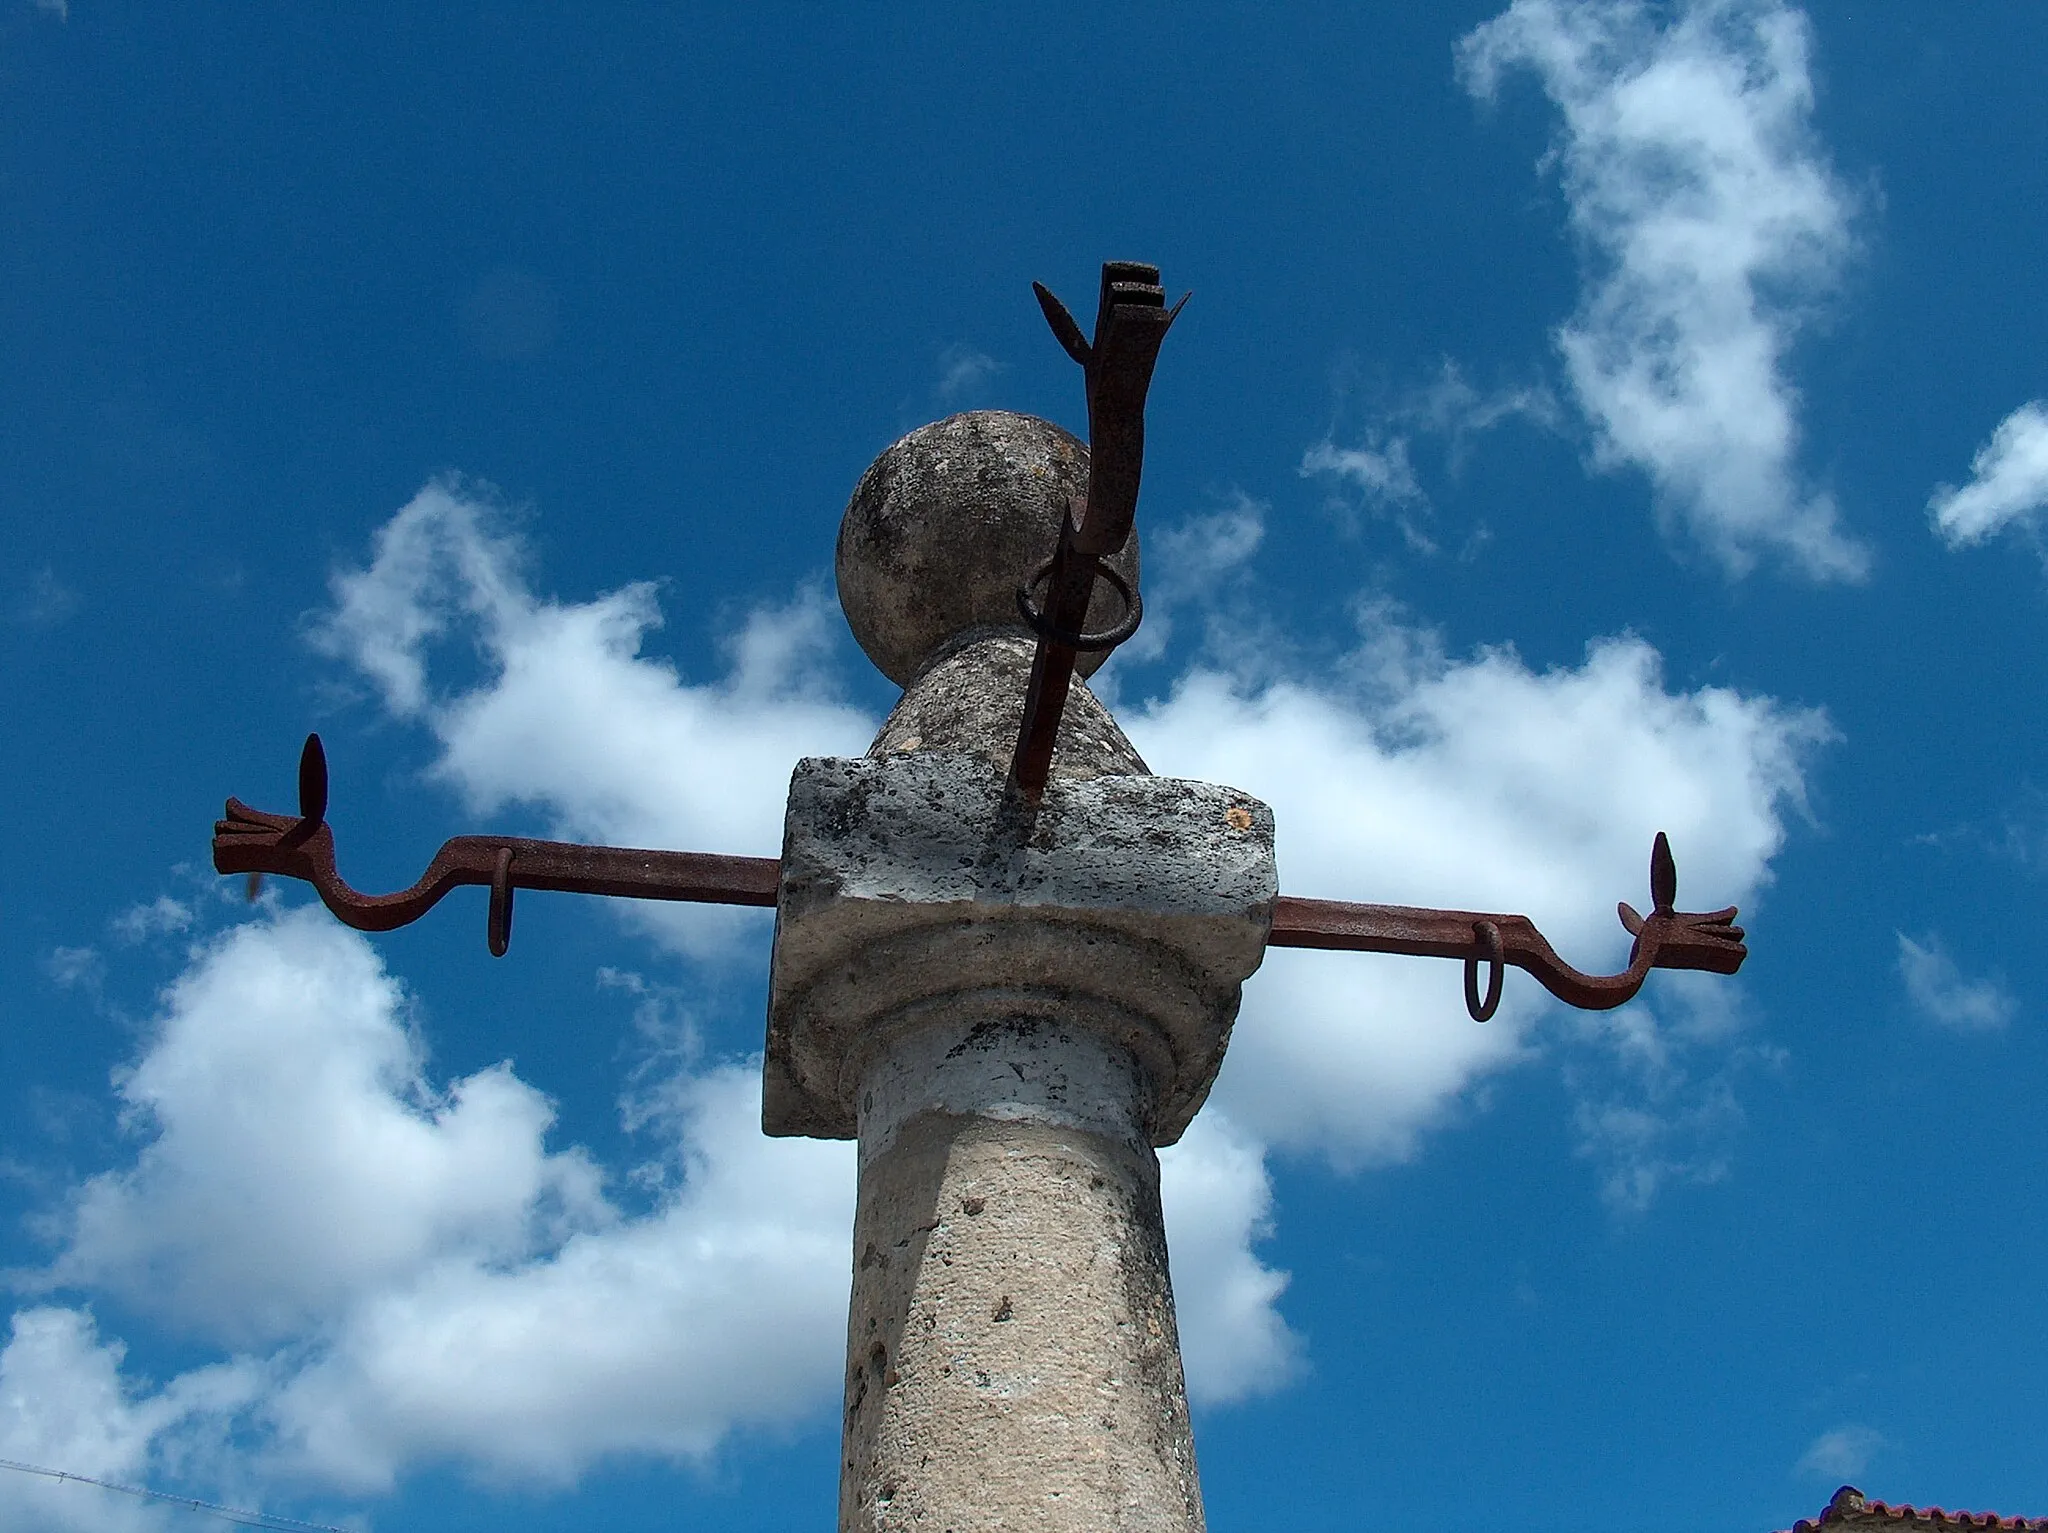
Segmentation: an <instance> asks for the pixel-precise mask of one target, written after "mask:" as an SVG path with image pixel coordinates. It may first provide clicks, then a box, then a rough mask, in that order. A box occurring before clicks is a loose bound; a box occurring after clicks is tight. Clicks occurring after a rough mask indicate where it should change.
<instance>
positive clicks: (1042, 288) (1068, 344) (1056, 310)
mask: <svg viewBox="0 0 2048 1533" xmlns="http://www.w3.org/2000/svg"><path fill="white" fill-rule="evenodd" d="M1031 291H1032V292H1033V293H1035V294H1036V295H1037V297H1038V307H1039V309H1040V310H1041V311H1042V312H1043V313H1044V315H1045V322H1046V323H1047V324H1048V325H1050V326H1052V333H1053V338H1054V339H1055V340H1057V341H1058V342H1059V343H1060V346H1061V348H1062V349H1063V350H1065V352H1066V354H1067V355H1068V356H1070V357H1072V358H1073V359H1074V360H1075V361H1076V362H1079V363H1080V364H1081V365H1082V366H1083V367H1086V366H1087V365H1088V358H1089V357H1090V356H1091V355H1093V351H1094V348H1092V347H1091V346H1090V345H1089V344H1088V337H1087V336H1085V335H1083V334H1082V333H1081V327H1080V326H1079V325H1078V324H1076V323H1075V322H1074V316H1073V315H1072V314H1069V313H1068V312H1067V306H1066V305H1065V304H1063V303H1061V302H1060V301H1059V299H1057V298H1055V297H1054V296H1053V293H1052V289H1051V288H1049V287H1047V286H1046V285H1045V284H1044V283H1043V282H1034V283H1032V284H1031Z"/></svg>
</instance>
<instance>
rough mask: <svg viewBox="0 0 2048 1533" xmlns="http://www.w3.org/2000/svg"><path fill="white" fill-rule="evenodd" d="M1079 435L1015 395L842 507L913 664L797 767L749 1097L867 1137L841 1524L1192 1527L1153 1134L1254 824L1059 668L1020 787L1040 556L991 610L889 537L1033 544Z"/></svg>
mask: <svg viewBox="0 0 2048 1533" xmlns="http://www.w3.org/2000/svg"><path fill="white" fill-rule="evenodd" d="M1077 447H1078V444H1075V443H1073V440H1072V439H1071V438H1068V437H1066V436H1065V433H1062V432H1059V431H1058V428H1056V427H1052V426H1049V425H1046V424H1045V423H1043V422H1037V421H1030V420H1028V419H1027V418H1025V417H1016V416H968V417H955V418H954V420H952V421H948V422H941V423H940V424H939V425H938V426H936V427H927V428H925V430H924V431H923V432H920V433H913V435H912V436H911V437H910V438H907V439H906V440H905V442H903V443H899V444H897V446H896V447H895V448H892V449H890V452H889V453H885V454H884V455H883V458H882V459H881V460H879V461H878V463H877V465H876V467H875V468H874V469H871V470H870V471H869V474H868V476H867V478H865V479H864V480H863V481H862V486H861V489H860V490H859V491H857V492H856V494H855V498H854V505H853V507H852V508H851V509H850V510H849V512H848V518H847V523H848V527H847V530H846V531H842V535H841V540H840V551H841V563H840V584H841V591H842V600H843V601H844V602H845V603H846V605H847V607H848V616H849V618H850V619H851V620H852V621H853V624H854V629H855V632H856V634H857V635H859V636H860V637H861V639H862V643H863V645H864V646H865V647H866V648H867V649H868V651H869V653H870V654H871V655H873V656H874V657H875V658H876V659H877V661H878V663H885V668H887V669H891V670H892V672H894V671H899V670H903V669H904V668H905V666H906V665H908V664H909V660H906V658H905V654H906V653H907V654H908V655H909V658H910V660H914V661H915V669H912V670H909V671H908V673H907V675H905V676H904V677H902V678H901V679H906V680H908V681H909V683H910V685H909V689H908V691H907V692H906V694H905V697H904V700H903V702H902V703H901V704H900V705H899V706H898V708H897V710H896V712H895V713H894V714H893V715H892V716H891V719H890V721H889V723H888V724H887V725H886V726H885V727H884V729H883V731H882V734H881V736H880V737H878V739H877V741H876V745H875V748H874V750H873V751H871V753H870V755H869V756H868V757H864V758H859V759H853V760H826V759H816V760H807V761H805V762H803V763H802V764H800V765H799V767H798V768H797V771H796V774H795V777H794V779H793V781H792V783H791V788H790V798H789V810H788V817H787V821H786V828H785V836H784V845H783V864H782V884H781V894H780V898H779V903H778V906H777V912H776V936H775V954H774V959H773V962H772V965H771V978H770V1000H769V1026H768V1043H767V1052H766V1060H765V1065H764V1093H763V1122H764V1127H765V1128H766V1129H767V1130H768V1132H770V1133H775V1134H811V1135H818V1136H823V1137H842V1138H843V1137H856V1136H857V1137H858V1139H859V1141H860V1195H859V1205H858V1210H857V1213H856V1215H855V1227H854V1246H853V1252H854V1264H853V1265H854V1272H853V1296H852V1303H851V1308H850V1311H849V1315H848V1324H847V1371H846V1403H845V1437H844V1451H843V1457H842V1475H841V1488H840V1523H839V1525H840V1527H841V1529H842V1530H854V1529H859V1530H863V1533H865V1530H883V1529H891V1530H893V1529H905V1530H908V1529H917V1530H927V1533H944V1530H948V1529H950V1530H954V1533H969V1530H974V1533H994V1530H1018V1533H1022V1530H1026V1529H1030V1530H1073V1533H1082V1530H1090V1533H1092V1530H1098V1529H1099V1530H1110V1529H1117V1530H1125V1529H1129V1530H1147V1533H1150V1530H1159V1533H1169V1530H1171V1533H1188V1530H1197V1529H1200V1528H1201V1527H1202V1526H1203V1519H1202V1506H1201V1492H1200V1487H1199V1483H1198V1481H1197V1478H1196V1473H1195V1461H1194V1448H1193V1442H1192V1438H1191V1435H1190V1432H1189V1426H1188V1413H1187V1399H1186V1391H1185V1387H1184V1384H1183V1381H1182V1376H1181V1364H1180V1349H1179V1341H1178V1336H1177V1333H1176V1329H1175V1323H1174V1312H1173V1291H1172V1285H1171V1282H1170V1280H1169V1277H1168V1271H1167V1255H1166V1243H1165V1234H1164V1229H1163V1225H1162V1222H1161V1217H1160V1206H1159V1162H1158V1157H1157V1155H1156V1154H1155V1153H1154V1146H1156V1145H1163V1144H1171V1143H1172V1142H1174V1140H1176V1139H1177V1138H1179V1136H1180V1134H1181V1132H1182V1130H1183V1129H1185V1127H1186V1126H1187V1123H1188V1121H1189V1119H1191V1118H1192V1117H1193V1115H1194V1113H1195V1111H1196V1109H1197V1108H1198V1107H1199V1106H1200V1105H1201V1102H1202V1100H1203V1098H1204V1097H1205V1096H1206V1094H1207V1092H1208V1089H1209V1085H1210V1083H1211V1082H1212V1081H1213V1079H1214V1078H1215V1073H1216V1070H1217V1067H1218V1065H1219V1064H1220V1063H1221V1061H1222V1057H1223V1049H1224V1045H1225V1043H1226V1041H1227V1039H1228V1036H1229V1029H1230V1024H1231V1022H1232V1020H1233V1019H1234V1017H1235V1015H1236V1010H1237V1001H1238V987H1239V985H1240V983H1241V982H1242V980H1243V979H1244V977H1245V976H1246V975H1248V974H1249V973H1250V972H1251V971H1252V970H1253V969H1254V968H1256V967H1257V965H1258V962H1259V959H1260V957H1261V955H1262V954H1263V951H1264V945H1265V937H1266V932H1267V929H1268V926H1269V924H1270V920H1271V911H1272V902H1273V899H1274V896H1275V893H1276V886H1275V881H1274V870H1273V857H1272V819H1271V816H1270V814H1269V813H1268V811H1267V810H1266V808H1265V806H1264V805H1262V804H1260V803H1258V802H1257V801H1256V800H1254V799H1251V798H1250V797H1248V796H1247V795H1244V794H1242V793H1238V792H1236V791H1234V790H1232V789H1228V788H1221V787H1216V786H1213V785H1210V784H1206V783H1192V782H1179V781H1173V780H1169V779H1164V778H1158V777H1153V776H1151V775H1149V774H1148V773H1146V771H1145V767H1144V764H1143V763H1142V762H1141V761H1139V760H1138V758H1137V754H1136V752H1134V751H1132V750H1131V749H1130V746H1129V743H1128V742H1127V741H1125V740H1124V738H1123V735H1122V732H1121V731H1120V730H1118V729H1117V727H1116V725H1115V722H1114V720H1113V719H1111V718H1110V716H1109V714H1108V712H1107V710H1105V709H1104V708H1103V707H1102V706H1101V704H1100V703H1099V702H1098V701H1096V700H1095V699H1094V698H1093V696H1092V695H1090V694H1089V693H1088V692H1087V690H1086V688H1085V687H1084V686H1082V685H1080V684H1079V683H1077V684H1076V688H1075V695H1074V699H1073V702H1072V703H1071V704H1070V706H1069V710H1068V716H1067V723H1066V726H1065V727H1064V728H1063V730H1062V737H1061V747H1060V753H1059V755H1058V756H1057V757H1056V758H1055V766H1054V775H1053V779H1052V781H1051V783H1050V784H1049V786H1048V789H1047V792H1046V795H1045V799H1044V801H1043V803H1042V804H1041V805H1040V806H1038V807H1037V808H1036V809H1031V808H1029V807H1027V806H1024V805H1021V804H1019V803H1017V802H1016V801H1015V800H1014V799H1013V798H1010V797H1008V796H1007V795H1006V793H1005V788H1004V777H1005V768H1006V766H1007V763H1008V758H1009V753H1010V748H1011V745H1012V744H1013V743H1014V738H1015V730H1016V724H1017V716H1018V712H1019V710H1020V707H1021V698H1022V689H1023V679H1024V675H1025V673H1026V672H1027V671H1028V668H1029V663H1030V653H1031V644H1030V641H1029V639H1028V637H1026V636H1025V635H1023V634H1022V633H1021V632H1020V631H1019V630H1018V628H1017V625H1016V622H1015V618H1014V611H1015V608H1014V601H1013V599H1012V598H1011V596H1010V593H1011V591H1012V590H1013V589H1014V585H1015V581H1016V579H1017V578H1020V576H1021V574H1022V573H1028V571H1029V569H1030V567H1031V563H1032V562H1033V561H1032V560H1031V559H1030V558H1027V557H1018V556H1017V551H1015V550H1010V551H1009V562H1010V563H1011V565H1012V567H1013V571H1014V572H1013V573H1011V574H1010V576H1009V578H1008V579H1007V580H1006V581H999V582H995V583H989V582H984V583H983V584H984V585H985V586H987V587H988V588H989V589H990V590H993V591H994V592H996V593H998V594H999V595H1000V596H1001V597H1002V598H1003V599H1005V600H1007V601H1009V602H1010V605H1009V606H1008V608H1007V611H1008V613H1009V614H1010V615H1009V616H1007V617H1006V615H1005V607H1004V606H1003V605H1001V604H1000V603H999V602H998V601H997V600H995V599H993V598H991V597H989V596H987V595H983V596H982V597H980V598H978V599H977V598H974V597H972V596H971V595H970V596H968V597H966V598H962V596H961V592H962V591H963V590H964V589H965V588H966V587H967V585H968V582H967V581H966V579H965V578H964V576H963V577H962V578H960V579H954V580H947V579H946V578H945V576H946V571H945V568H944V564H945V561H944V560H940V561H938V562H939V567H938V568H936V569H934V568H933V567H932V564H931V560H932V555H931V547H930V544H929V543H924V544H919V543H918V542H917V540H916V539H905V538H903V537H901V536H895V537H894V541H893V544H892V541H891V535H893V534H900V533H901V532H902V531H903V530H904V529H905V527H906V526H907V527H910V528H911V529H912V530H915V528H916V527H917V526H918V525H919V524H920V523H923V524H924V525H940V526H943V527H946V528H950V529H952V530H953V531H956V532H957V530H958V529H959V527H960V526H961V524H962V522H963V520H964V521H966V522H967V523H968V524H969V525H972V524H973V522H974V519H975V518H976V517H978V518H979V519H980V523H981V524H982V525H983V527H984V529H985V530H986V529H987V528H989V527H993V528H994V529H995V530H996V533H998V534H1001V536H996V535H989V536H980V537H975V538H965V539H961V540H959V541H958V543H957V546H956V548H955V550H954V551H953V552H952V553H951V554H950V555H948V558H951V559H953V560H956V561H958V562H959V563H960V564H961V565H962V567H963V569H964V568H965V567H966V566H967V565H968V564H969V563H974V564H975V567H976V568H978V567H979V564H978V561H980V560H982V559H985V558H988V557H992V555H991V554H990V552H989V549H988V547H986V546H984V545H989V544H998V545H1000V544H1003V543H1004V539H1005V537H1007V538H1008V539H1009V541H1011V542H1019V541H1021V542H1023V543H1024V544H1026V545H1029V544H1030V541H1031V539H1030V537H1028V536H1025V534H1030V535H1031V536H1036V537H1037V538H1038V539H1039V541H1040V542H1041V543H1042V544H1043V546H1044V548H1045V549H1048V550H1049V548H1050V545H1051V537H1052V529H1053V528H1054V527H1056V525H1057V522H1056V513H1055V514H1054V515H1047V514H1046V509H1047V507H1048V506H1059V505H1063V500H1062V499H1061V498H1060V497H1061V493H1062V492H1061V485H1060V483H1059V482H1058V480H1059V475H1060V474H1061V473H1065V474H1067V475H1068V476H1069V477H1073V476H1075V475H1078V476H1079V477H1081V478H1083V479H1085V473H1086V459H1085V454H1083V455H1082V456H1080V457H1079V458H1078V459H1076V458H1075V456H1074V449H1075V448H1077ZM1048 459H1050V460H1052V461H1053V462H1054V473H1053V475H1052V478H1053V480H1054V482H1053V483H1052V484H1051V485H1048V484H1047V483H1046V482H1045V481H1046V478H1047V474H1046V472H1045V468H1044V464H1045V462H1046V461H1047V460H1048ZM949 476H950V477H949ZM878 477H879V478H880V479H881V481H882V483H881V484H880V486H879V488H878V487H877V485H876V481H877V479H878ZM1064 493H1073V491H1071V490H1068V491H1065V492H1064ZM949 495H951V496H952V497H953V500H952V502H949V500H948V496H949ZM963 495H964V496H965V497H966V498H969V499H971V500H972V502H973V506H972V508H971V512H970V514H968V515H966V516H965V517H963V516H961V515H960V514H959V511H960V507H959V505H958V504H957V502H958V500H959V499H960V498H961V497H962V496H963ZM892 497H893V500H892ZM864 504H865V510H863V507H864ZM863 517H865V518H866V520H865V522H863V521H862V518H863ZM878 523H879V524H880V525H879V530H878V525H877V524H878ZM1019 523H1024V524H1028V525H1025V526H1023V527H1022V529H1021V531H1020V528H1019V525H1018V524H1019ZM850 535H851V537H850ZM863 539H865V540H866V545H867V546H868V548H869V549H870V552H868V553H862V552H861V551H860V549H861V545H862V540H863ZM850 541H851V542H852V543H853V544H854V545H855V549H856V552H855V554H854V556H853V562H854V563H855V564H856V565H857V566H858V567H857V568H855V569H854V571H853V572H852V577H851V578H850V577H849V569H848V566H849V555H848V548H849V542H850ZM876 546H881V547H884V548H889V547H893V548H894V550H895V552H894V553H893V554H891V555H890V556H889V557H888V558H880V557H877V556H876V555H874V554H873V553H872V549H873V548H874V547H876ZM906 547H910V548H921V549H922V553H923V555H924V557H925V559H926V563H925V565H924V566H923V567H922V568H919V569H917V570H916V572H915V579H916V583H918V584H925V583H930V582H936V584H935V585H934V587H933V588H934V589H935V590H936V591H937V592H938V593H939V594H938V595H936V596H935V597H934V599H933V601H932V602H929V603H919V602H917V601H915V600H912V599H910V597H909V595H907V594H906V592H905V590H904V584H905V582H906V580H907V579H908V578H909V577H906V576H905V575H904V574H903V569H904V568H905V567H906V566H914V565H916V563H917V561H916V559H915V558H910V557H906V556H905V555H904V554H903V550H904V549H905V548H906ZM1023 551H1024V552H1025V553H1027V554H1028V552H1029V547H1028V546H1027V547H1026V548H1025V549H1024V550H1023ZM1004 552H1005V549H1004V548H1001V547H998V548H997V549H996V553H998V554H1001V553H1004ZM1038 557H1043V554H1042V553H1041V554H1039V555H1038ZM877 591H879V592H880V593H881V596H880V597H877V596H876V595H875V594H874V593H876V592H877ZM863 592H865V593H866V594H861V593H863ZM948 602H951V603H952V604H953V605H952V606H951V607H950V608H949V607H948V606H947V603H948ZM891 603H893V604H894V606H893V608H892V606H891ZM935 609H938V610H939V611H940V619H939V620H934V619H933V617H932V612H933V611H934V610H935ZM904 612H909V613H910V614H912V616H913V617H914V618H915V620H916V622H918V623H922V624H923V625H924V626H923V628H922V630H921V631H919V632H917V633H914V634H910V637H908V638H907V639H906V638H905V635H906V633H909V631H910V629H911V628H912V626H913V624H912V623H911V621H910V620H909V619H906V618H904V617H903V616H902V614H903V613H904ZM892 646H893V648H892Z"/></svg>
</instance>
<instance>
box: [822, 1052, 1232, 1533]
mask: <svg viewBox="0 0 2048 1533" xmlns="http://www.w3.org/2000/svg"><path fill="white" fill-rule="evenodd" d="M1148 1095H1149V1083H1148V1082H1147V1081H1146V1080H1145V1078H1144V1072H1143V1071H1142V1070H1141V1069H1140V1068H1139V1067H1138V1065H1137V1063H1136V1061H1135V1060H1133V1059H1132V1058H1131V1056H1130V1055H1129V1054H1128V1053H1126V1052H1124V1051H1123V1050H1121V1049H1118V1048H1116V1047H1115V1046H1114V1045H1112V1044H1108V1043H1105V1042H1104V1041H1103V1040H1101V1039H1100V1038H1099V1037H1097V1036H1096V1035H1094V1034H1093V1033H1092V1032H1090V1031H1088V1030H1087V1029H1083V1028H1075V1027H1071V1026H1066V1025H1063V1024H1061V1023H1058V1022H1053V1021H1023V1020H1019V1021H1017V1022H1015V1023H1013V1024H1002V1023H990V1022H984V1023H981V1024H977V1025H974V1026H951V1027H936V1028H931V1029H925V1030H921V1031H917V1032H912V1033H906V1034H900V1035H898V1037H897V1040H896V1043H895V1045H894V1046H893V1047H891V1048H890V1049H888V1050H886V1051H884V1052H883V1053H882V1054H880V1055H878V1056H876V1057H875V1059H874V1061H873V1063H872V1064H871V1066H870V1069H869V1071H868V1074H867V1077H866V1082H865V1089H864V1094H863V1101H862V1104H861V1107H862V1110H861V1114H860V1131H861V1178H860V1202H859V1206H858V1211H857V1212H856V1214H855V1222H854V1252H855V1260H854V1268H855V1270H854V1290H853V1302H852V1306H851V1309H850V1310H849V1312H848V1317H847V1383H846V1419H845V1432H844V1458H843V1459H842V1464H841V1477H840V1524H839V1525H840V1527H841V1528H842V1529H849V1530H853V1529H857V1530H861V1533H870V1530H874V1533H880V1530H885V1529H886V1530H892V1533H893V1530H905V1533H908V1530H913V1529H915V1530H919V1533H927V1530H928V1533H941V1530H946V1529H956V1530H967V1529H973V1530H975V1533H997V1530H1017V1533H1024V1530H1031V1533H1041V1530H1047V1529H1052V1530H1059V1533H1110V1530H1120V1533H1121V1530H1130V1533H1137V1530H1143V1533H1199V1530H1200V1529H1201V1528H1202V1526H1203V1518H1202V1502H1201V1491H1200V1485H1199V1482H1198V1480H1197V1477H1196V1472H1195V1459H1194V1446H1193V1437H1192V1435H1191V1433H1190V1430H1189V1424H1188V1411H1187V1392H1186V1387H1185V1384H1184V1382H1183V1380H1182V1375H1181V1363H1180V1348H1179V1340H1178V1336H1177V1334H1176V1330H1175V1325H1174V1312H1173V1292H1172V1288H1171V1286H1170V1283H1169V1280H1168V1276H1167V1264H1166V1246H1165V1241H1164V1239H1163V1237H1162V1233H1161V1231H1162V1225H1161V1219H1160V1210H1159V1162H1158V1158H1157V1157H1156V1156H1155V1155H1154V1154H1153V1153H1152V1150H1151V1148H1150V1147H1149V1146H1148V1145H1147V1144H1146V1142H1145V1136H1144V1130H1143V1119H1144V1116H1145V1111H1146V1098H1147V1096H1148Z"/></svg>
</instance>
